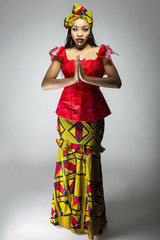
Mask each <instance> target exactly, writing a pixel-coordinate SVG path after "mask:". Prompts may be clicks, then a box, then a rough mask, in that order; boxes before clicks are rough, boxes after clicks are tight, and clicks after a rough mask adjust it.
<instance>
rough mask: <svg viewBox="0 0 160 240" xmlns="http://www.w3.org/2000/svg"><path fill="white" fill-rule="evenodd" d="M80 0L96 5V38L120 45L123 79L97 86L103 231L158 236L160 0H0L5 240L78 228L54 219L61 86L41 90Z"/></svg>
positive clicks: (122, 235) (119, 65)
mask: <svg viewBox="0 0 160 240" xmlns="http://www.w3.org/2000/svg"><path fill="white" fill-rule="evenodd" d="M75 3H82V4H83V5H84V6H85V7H86V8H87V9H88V10H93V15H94V27H93V33H94V35H95V39H96V41H97V43H98V45H99V46H100V45H101V44H102V43H103V44H105V45H109V46H110V47H111V48H112V49H113V50H115V51H116V52H117V53H118V54H119V56H118V57H117V56H116V55H112V60H113V62H114V64H115V66H116V68H117V70H118V71H119V74H120V77H121V79H122V88H121V89H109V88H108V89H107V88H101V90H102V92H103V94H104V96H105V98H106V100H107V102H108V105H109V107H110V109H111V111H112V115H110V116H109V117H107V118H106V119H105V135H104V139H103V142H102V145H103V146H104V147H105V148H106V151H105V152H104V153H103V154H102V167H103V168H102V170H103V178H104V191H105V199H106V205H107V209H108V210H107V211H108V213H107V214H108V219H109V222H110V225H109V227H108V229H107V230H106V231H104V234H103V236H101V239H106V238H108V239H109V238H116V239H125V237H126V239H132V238H133V239H143V238H145V239H151V238H152V239H159V230H158V223H159V222H158V221H159V204H158V203H159V199H158V198H159V165H160V164H159V157H160V147H159V145H160V141H159V132H158V130H159V128H158V123H159V120H160V108H159V88H160V84H159V82H160V80H159V61H160V48H159V35H160V33H159V32H160V31H159V22H160V17H159V10H160V1H159V0H152V1H149V0H134V1H131V0H114V1H108V0H99V1H96V0H88V1H79V2H78V1H77V2H75V1H72V0H67V1H65V0H59V1H53V0H52V1H51V0H46V1H42V0H32V1H31V0H28V1H24V0H1V1H0V11H1V12H0V32H1V38H0V39H1V44H0V47H1V50H0V51H1V52H0V53H1V54H0V66H1V88H0V91H1V93H0V98H1V101H0V106H1V134H0V142H1V144H0V174H1V179H2V180H1V207H2V210H1V213H2V214H1V226H3V231H2V236H3V239H4V240H9V239H13V240H14V239H15V240H18V239H27V240H29V239H38V240H40V239H53V235H55V234H56V233H58V238H57V239H64V236H66V239H68V238H69V239H71V238H74V239H76V237H77V239H78V237H79V235H76V234H73V233H71V232H70V230H67V229H64V228H55V227H54V228H53V226H50V225H51V224H50V223H49V217H50V207H51V197H52V184H53V175H54V168H55V162H56V156H57V151H58V146H57V144H56V141H55V139H56V138H58V137H59V136H58V133H57V130H56V121H57V115H56V114H55V109H56V107H57V103H58V100H59V98H60V95H61V92H62V89H58V90H52V91H42V89H41V82H42V79H43V77H44V75H45V73H46V71H47V69H48V67H49V65H50V63H51V62H50V56H49V51H50V50H51V49H52V48H53V47H55V46H61V45H64V40H65V38H66V33H67V30H66V29H65V28H64V27H63V19H64V17H65V16H66V15H68V14H69V13H70V12H71V9H72V6H73V4H75ZM59 77H60V78H61V75H59ZM29 234H30V235H29ZM67 234H68V235H67ZM147 237H148V238H147ZM81 238H82V239H87V235H82V236H81Z"/></svg>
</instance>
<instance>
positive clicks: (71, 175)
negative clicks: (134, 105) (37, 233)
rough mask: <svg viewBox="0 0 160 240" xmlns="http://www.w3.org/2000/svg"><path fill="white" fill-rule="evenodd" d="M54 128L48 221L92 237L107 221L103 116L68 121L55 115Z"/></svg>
mask: <svg viewBox="0 0 160 240" xmlns="http://www.w3.org/2000/svg"><path fill="white" fill-rule="evenodd" d="M57 130H58V133H59V135H60V138H59V139H56V140H57V144H58V146H59V150H58V156H57V161H56V167H55V175H54V186H53V196H52V207H51V217H50V222H51V223H52V224H53V225H55V226H57V225H61V226H63V227H65V228H68V229H71V231H72V232H73V233H74V232H77V233H87V234H88V238H89V239H94V235H96V234H99V233H101V232H102V228H103V227H104V226H105V224H106V223H107V218H106V206H105V201H104V190H103V177H102V169H101V152H103V151H104V150H105V148H103V147H102V145H101V141H102V138H103V133H104V119H100V120H97V121H72V120H68V119H65V118H62V117H59V116H58V118H57Z"/></svg>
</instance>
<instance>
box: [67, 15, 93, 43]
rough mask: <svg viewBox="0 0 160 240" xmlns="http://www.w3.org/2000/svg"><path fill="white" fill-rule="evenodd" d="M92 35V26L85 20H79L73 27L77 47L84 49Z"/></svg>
mask: <svg viewBox="0 0 160 240" xmlns="http://www.w3.org/2000/svg"><path fill="white" fill-rule="evenodd" d="M89 34H90V25H89V23H88V22H86V21H84V20H83V19H81V18H79V19H77V20H76V21H75V22H74V24H73V25H72V27H71V36H72V39H73V41H74V42H75V45H76V46H77V47H78V48H82V47H84V46H85V45H86V44H87V41H88V38H89Z"/></svg>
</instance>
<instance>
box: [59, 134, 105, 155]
mask: <svg viewBox="0 0 160 240" xmlns="http://www.w3.org/2000/svg"><path fill="white" fill-rule="evenodd" d="M56 142H57V144H58V146H59V147H60V148H61V149H63V150H64V151H71V152H78V153H85V154H89V153H91V154H96V153H102V152H104V151H105V150H106V149H105V148H104V147H103V146H102V145H101V144H97V145H94V146H92V145H87V144H77V143H72V142H69V141H68V140H64V139H62V138H60V139H56Z"/></svg>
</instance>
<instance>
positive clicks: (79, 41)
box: [76, 38, 84, 43]
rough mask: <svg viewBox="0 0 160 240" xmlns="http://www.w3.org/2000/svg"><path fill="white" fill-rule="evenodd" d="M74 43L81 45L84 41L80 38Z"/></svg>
mask: <svg viewBox="0 0 160 240" xmlns="http://www.w3.org/2000/svg"><path fill="white" fill-rule="evenodd" d="M76 41H77V42H78V43H82V42H83V41H84V40H83V39H82V38H77V39H76Z"/></svg>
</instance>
